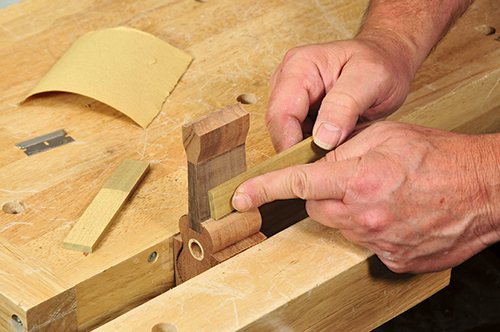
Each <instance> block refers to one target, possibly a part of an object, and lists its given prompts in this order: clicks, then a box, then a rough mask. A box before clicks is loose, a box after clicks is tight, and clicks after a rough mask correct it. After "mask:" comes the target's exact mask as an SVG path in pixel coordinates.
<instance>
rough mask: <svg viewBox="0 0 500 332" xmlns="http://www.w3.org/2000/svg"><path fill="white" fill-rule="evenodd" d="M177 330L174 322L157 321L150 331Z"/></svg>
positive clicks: (167, 331) (170, 331)
mask: <svg viewBox="0 0 500 332" xmlns="http://www.w3.org/2000/svg"><path fill="white" fill-rule="evenodd" d="M178 331H179V330H178V329H177V327H176V326H175V325H174V324H170V323H158V324H156V325H155V326H153V329H152V330H151V332H178Z"/></svg>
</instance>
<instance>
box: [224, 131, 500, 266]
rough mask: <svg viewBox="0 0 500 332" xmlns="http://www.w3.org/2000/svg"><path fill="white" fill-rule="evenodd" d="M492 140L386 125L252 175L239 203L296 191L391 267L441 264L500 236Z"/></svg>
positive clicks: (312, 210)
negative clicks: (321, 153)
mask: <svg viewBox="0 0 500 332" xmlns="http://www.w3.org/2000/svg"><path fill="white" fill-rule="evenodd" d="M495 140H497V141H495ZM496 145H498V137H496V136H493V135H484V136H469V135H462V134H455V133H450V132H446V131H441V130H436V129H431V128H426V127H420V126H414V125H408V124H402V123H395V122H381V123H377V124H375V125H372V126H370V127H368V128H367V129H365V130H363V131H362V132H361V133H359V134H358V135H356V136H355V137H353V138H352V139H350V140H348V141H347V142H345V143H344V144H342V145H340V146H339V147H338V148H337V149H336V150H334V151H332V152H330V153H328V154H327V155H326V157H325V158H324V159H322V160H320V161H318V162H316V163H314V164H308V165H301V166H295V167H290V168H287V169H283V170H280V171H276V172H272V173H268V174H265V175H262V176H259V177H256V178H253V179H250V180H248V181H247V182H245V183H243V184H242V185H241V186H240V187H239V188H238V189H237V190H236V195H235V197H234V198H233V205H234V206H235V208H237V209H239V210H248V209H253V208H257V207H258V206H260V205H262V204H264V203H266V202H270V201H273V200H276V199H289V198H297V197H300V198H302V199H305V200H307V205H306V208H307V211H308V213H309V215H310V216H311V217H312V218H313V219H315V220H316V221H318V222H321V223H323V224H325V225H327V226H330V227H336V228H339V229H340V230H341V231H342V233H343V234H344V236H345V237H346V238H347V239H349V240H351V241H353V242H355V243H358V244H360V245H363V246H365V247H367V248H369V249H370V250H372V251H373V252H374V253H375V254H377V255H378V257H379V258H380V259H381V260H382V261H383V262H384V264H386V265H387V266H388V267H389V268H390V269H392V270H393V271H395V272H413V273H420V272H429V271H436V270H442V269H446V268H449V267H453V266H456V265H458V264H460V263H461V262H463V261H464V260H466V259H468V258H469V257H471V256H473V255H474V254H476V253H477V252H479V251H481V250H482V249H484V248H485V247H487V246H488V245H490V244H492V243H495V242H496V241H498V240H499V239H500V222H499V218H500V204H499V203H500V197H499V196H500V195H499V193H498V189H497V188H494V184H498V183H500V176H499V172H498V171H497V170H498V166H497V165H498V163H497V162H498V161H497V160H496V159H497V157H496V154H497V153H495V150H496V148H495V146H496ZM489 184H493V185H489Z"/></svg>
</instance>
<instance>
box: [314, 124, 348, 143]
mask: <svg viewBox="0 0 500 332" xmlns="http://www.w3.org/2000/svg"><path fill="white" fill-rule="evenodd" d="M341 136H342V131H341V130H340V128H339V127H337V126H335V125H332V124H331V123H327V122H323V123H321V124H320V125H319V128H318V130H316V134H315V135H314V143H316V145H317V146H319V147H320V148H322V149H325V150H331V149H333V148H334V147H336V146H337V144H338V143H339V141H340V137H341Z"/></svg>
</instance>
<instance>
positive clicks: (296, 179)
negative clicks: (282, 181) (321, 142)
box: [288, 167, 311, 199]
mask: <svg viewBox="0 0 500 332" xmlns="http://www.w3.org/2000/svg"><path fill="white" fill-rule="evenodd" d="M288 181H289V183H288V187H289V188H290V190H291V191H292V193H293V195H295V196H297V197H299V198H301V199H308V198H310V197H311V193H310V190H309V186H308V177H307V173H306V172H304V171H303V170H302V169H300V168H299V167H294V168H293V171H292V172H291V173H290V175H289V179H288Z"/></svg>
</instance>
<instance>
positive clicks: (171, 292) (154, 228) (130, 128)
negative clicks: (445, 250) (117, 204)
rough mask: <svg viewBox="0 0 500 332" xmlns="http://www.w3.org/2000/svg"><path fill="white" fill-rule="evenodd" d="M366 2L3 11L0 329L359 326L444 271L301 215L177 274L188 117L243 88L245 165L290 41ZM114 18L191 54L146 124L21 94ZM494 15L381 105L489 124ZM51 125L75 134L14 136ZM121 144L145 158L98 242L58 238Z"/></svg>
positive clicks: (456, 38)
mask: <svg viewBox="0 0 500 332" xmlns="http://www.w3.org/2000/svg"><path fill="white" fill-rule="evenodd" d="M366 5H367V1H365V0H353V1H327V0H315V1H312V0H296V1H280V0H256V1H243V0H234V1H229V0H212V1H194V0H144V1H132V0H130V1H121V0H120V1H118V0H106V1H93V0H71V1H68V0H56V1H54V0H24V1H22V2H20V3H18V4H15V5H12V6H9V7H7V8H5V9H2V10H0V54H1V56H0V68H1V69H0V70H1V75H0V205H1V206H2V211H0V329H1V330H2V331H3V330H7V331H23V330H29V331H65V330H67V331H76V330H79V331H85V330H89V329H94V328H96V327H98V326H100V327H99V328H98V331H116V330H119V331H152V329H153V331H156V332H158V331H160V332H161V331H173V330H177V329H178V330H179V331H201V330H207V331H222V330H225V331H236V330H248V331H264V330H290V331H299V330H300V331H302V330H307V331H310V330H315V331H322V330H324V331H332V330H334V328H336V329H338V330H340V331H348V330H356V331H362V330H370V329H373V328H375V327H376V326H378V325H380V324H382V323H383V322H384V321H386V320H387V319H390V318H391V317H394V316H395V315H397V314H399V313H401V312H402V311H403V310H406V309H407V308H409V307H411V306H413V305H416V304H417V303H418V302H420V301H422V300H423V299H425V297H428V296H429V295H430V294H432V293H434V292H436V291H438V290H439V289H441V288H442V287H444V286H445V285H446V284H447V282H448V279H449V271H443V272H440V273H436V274H427V275H420V276H407V275H401V276H398V275H394V274H391V273H389V272H388V271H385V270H384V267H383V266H381V265H380V262H377V259H376V257H375V256H373V254H372V253H371V252H369V251H368V250H366V249H364V248H362V247H359V246H357V245H354V244H352V243H349V242H348V241H347V240H345V239H344V238H343V237H342V235H341V234H340V232H339V231H338V230H335V229H328V228H326V227H324V226H321V225H319V224H317V223H316V222H314V221H313V220H311V219H309V218H306V219H304V220H302V221H300V222H298V223H296V224H294V225H293V226H291V227H289V228H287V229H285V230H283V231H281V232H279V233H277V234H276V235H274V236H272V237H270V238H269V239H268V240H266V241H264V242H263V243H262V244H259V245H257V246H255V247H253V248H251V249H249V250H247V251H245V252H243V253H242V254H240V255H238V256H236V257H234V258H232V259H230V260H229V261H227V262H225V263H223V264H220V265H218V266H216V267H215V268H212V269H211V270H209V271H207V272H206V273H203V274H202V275H200V276H198V277H195V278H193V279H192V280H190V281H188V282H186V283H185V284H183V285H181V286H180V287H175V288H172V287H173V286H174V267H173V253H172V238H173V236H174V235H175V234H176V233H177V232H178V231H179V228H178V221H179V218H180V216H182V215H183V214H185V213H186V212H187V202H188V196H187V167H186V157H185V153H184V149H183V145H182V138H181V126H182V125H183V124H185V123H187V122H190V121H192V120H194V119H196V118H199V117H201V116H203V115H206V114H208V113H210V112H212V111H214V110H216V109H218V108H221V107H223V106H225V105H228V104H234V103H236V102H237V101H241V102H243V103H244V107H245V109H246V110H247V111H248V112H249V113H250V123H251V125H250V130H249V133H248V138H247V143H246V153H247V165H248V167H252V166H255V165H257V164H259V163H261V162H263V161H265V160H267V159H268V158H270V157H271V156H273V155H274V154H275V152H274V149H273V147H272V144H271V142H270V139H269V136H268V133H267V131H266V128H265V125H264V114H265V110H266V104H267V101H268V99H269V84H268V81H269V77H270V75H271V74H272V72H273V70H274V69H275V68H276V66H277V65H278V64H279V63H280V61H281V59H282V58H283V56H284V54H285V52H286V51H287V50H288V49H290V48H291V47H294V46H297V45H303V44H308V43H317V42H327V41H331V40H339V39H345V38H350V37H352V36H353V35H354V34H355V33H356V31H357V28H358V26H359V24H360V22H361V18H362V14H363V12H364V10H365V8H366ZM117 26H127V27H132V28H136V29H139V30H142V31H145V32H148V33H150V34H153V35H155V36H157V37H158V38H160V39H162V40H164V41H166V42H168V43H170V44H171V45H173V46H175V47H177V48H179V49H181V50H183V51H184V52H186V53H188V54H190V55H191V56H192V57H193V58H194V60H193V62H192V63H191V65H190V66H189V68H188V70H187V71H186V73H185V74H184V76H183V77H182V78H181V80H180V81H179V83H178V85H177V86H176V87H175V89H174V90H173V92H172V93H171V95H170V96H169V97H168V98H167V100H166V102H165V103H164V105H163V108H162V110H161V112H160V113H159V115H158V116H156V117H155V119H154V120H153V122H152V123H151V124H150V125H149V126H148V127H147V128H146V129H144V128H142V127H140V126H138V125H137V124H136V123H134V122H133V121H132V120H131V119H130V118H128V117H126V116H125V115H123V114H122V113H120V112H118V111H116V110H115V109H113V108H111V107H109V106H106V105H105V104H102V103H100V102H98V101H95V100H93V99H90V98H87V97H84V96H80V95H76V94H69V93H61V92H51V93H46V94H43V95H40V96H36V97H34V98H30V99H29V100H27V101H26V102H24V103H21V101H22V100H23V98H24V97H25V96H26V95H27V94H28V92H29V91H30V90H31V88H33V86H34V85H35V84H36V83H37V82H38V81H39V80H40V79H41V78H42V77H43V76H44V74H45V73H46V72H47V71H48V70H49V69H50V67H51V66H52V65H53V64H54V62H56V61H57V59H58V58H60V57H61V55H62V54H64V52H65V51H66V50H67V49H68V48H69V47H70V45H71V44H72V43H73V42H74V41H75V40H76V39H77V38H78V37H80V36H81V35H83V34H84V33H86V32H89V31H94V30H98V29H103V28H110V27H117ZM495 28H497V29H500V3H499V2H498V1H497V0H477V1H476V2H475V3H474V4H473V5H472V7H471V8H470V10H469V11H468V12H467V13H466V14H465V15H464V17H463V18H462V19H461V20H460V21H459V23H458V24H457V25H456V26H455V27H454V28H453V29H452V30H451V31H450V33H449V34H448V35H447V36H446V37H445V39H444V40H443V41H442V42H441V43H440V44H439V45H438V47H437V48H436V49H435V50H434V51H433V52H432V53H431V55H430V57H429V58H428V59H427V61H426V62H425V63H424V65H423V66H422V68H421V70H420V71H419V72H418V74H417V77H416V79H415V82H414V83H413V85H412V86H411V91H410V94H409V96H408V98H407V100H406V102H405V104H404V105H403V106H402V107H401V108H400V110H398V111H397V112H396V113H395V114H393V115H392V116H390V117H389V119H390V120H395V121H403V122H408V123H415V124H421V125H427V126H431V127H436V128H441V129H445V130H452V131H456V132H463V133H471V134H479V133H488V132H496V131H498V130H499V129H500V122H499V120H500V84H498V82H499V80H500V62H499V61H498V59H500V37H499V34H498V33H496V30H495ZM59 129H64V130H65V131H66V132H67V133H68V135H69V136H71V137H72V138H73V139H74V140H75V141H74V142H72V143H69V144H66V145H63V146H60V147H57V148H54V149H51V150H49V151H45V152H42V153H39V154H36V155H32V156H29V157H28V156H26V155H25V154H24V153H23V151H22V150H20V149H19V148H17V147H16V146H15V144H16V143H18V142H21V141H25V140H28V139H30V138H34V137H38V136H41V135H43V134H46V133H49V132H52V131H55V130H59ZM125 158H127V159H135V160H144V161H148V162H150V163H151V169H150V171H149V173H148V174H147V175H146V177H145V178H144V180H143V181H142V183H141V184H140V186H139V188H138V189H137V190H136V192H135V193H134V194H133V196H132V198H131V199H130V201H129V202H128V203H127V204H126V205H125V207H124V208H123V210H122V212H121V213H120V215H119V216H118V218H117V219H116V220H115V222H114V223H113V225H112V226H111V228H110V229H109V230H108V231H107V232H106V235H105V237H104V238H103V239H102V241H101V242H100V244H99V246H98V247H97V249H96V251H95V252H93V253H91V254H84V253H81V252H76V251H72V250H68V249H65V248H63V246H62V242H63V240H64V238H65V237H66V235H67V234H68V233H69V231H70V230H71V228H72V226H73V225H74V223H75V222H76V220H77V219H78V218H79V217H80V216H81V215H82V213H83V211H84V210H85V209H86V207H87V206H88V205H89V204H90V202H91V201H92V199H93V198H94V197H95V196H96V194H97V193H98V192H99V189H100V188H101V187H102V186H103V184H104V183H105V182H106V180H107V179H108V178H109V177H110V175H111V173H112V172H113V170H114V169H115V168H116V167H117V166H118V164H119V163H120V162H121V161H122V160H123V159H125ZM370 268H373V269H374V271H379V272H380V275H381V276H382V277H381V278H378V279H377V278H375V279H373V280H372V279H366V278H360V279H359V280H354V279H352V278H350V277H349V276H352V275H358V274H359V275H360V276H361V275H364V276H366V275H369V271H368V270H369V269H370ZM367 271H368V272H367ZM343 273H344V274H343ZM346 273H347V274H346ZM375 274H376V273H375ZM343 276H345V277H343ZM395 285H396V286H395ZM397 285H402V286H401V287H400V288H397ZM348 287H352V288H348ZM375 290H376V291H375ZM358 291H359V292H365V293H366V294H363V296H365V297H364V300H363V301H364V302H363V303H361V304H360V303H354V302H349V301H347V300H346V301H344V302H342V301H343V299H347V298H349V293H352V292H358ZM343 296H345V297H343ZM366 299H371V300H370V301H372V302H373V303H374V304H375V305H371V304H370V301H367V300H366ZM335 305H338V307H335ZM134 308H135V309H134ZM339 315H341V316H342V317H344V320H343V321H340V320H339V319H338V317H339ZM119 316H120V317H119ZM299 316H300V317H299ZM33 317H35V318H33ZM314 317H317V318H318V319H315V318H314ZM26 320H33V321H34V323H30V324H31V325H30V324H28V323H27V322H26ZM103 324H104V325H103ZM29 325H30V326H29ZM173 326H175V328H174V327H173ZM287 328H288V329H287Z"/></svg>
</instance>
